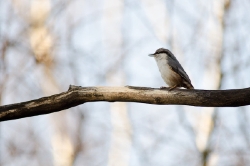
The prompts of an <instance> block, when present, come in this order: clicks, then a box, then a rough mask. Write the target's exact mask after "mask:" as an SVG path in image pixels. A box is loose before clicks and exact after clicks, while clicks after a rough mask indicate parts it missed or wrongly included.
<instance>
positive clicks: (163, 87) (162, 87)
mask: <svg viewBox="0 0 250 166" xmlns="http://www.w3.org/2000/svg"><path fill="white" fill-rule="evenodd" d="M169 88H170V87H165V86H161V87H160V89H169Z"/></svg>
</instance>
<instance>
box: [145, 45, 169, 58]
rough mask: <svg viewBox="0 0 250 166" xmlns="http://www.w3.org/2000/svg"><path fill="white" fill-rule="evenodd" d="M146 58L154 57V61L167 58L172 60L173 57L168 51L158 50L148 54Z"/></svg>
mask: <svg viewBox="0 0 250 166" xmlns="http://www.w3.org/2000/svg"><path fill="white" fill-rule="evenodd" d="M148 56H150V57H154V58H156V59H162V58H168V57H170V58H173V57H174V55H173V54H172V52H171V51H169V50H168V49H165V48H159V49H157V50H156V51H155V53H153V54H149V55H148Z"/></svg>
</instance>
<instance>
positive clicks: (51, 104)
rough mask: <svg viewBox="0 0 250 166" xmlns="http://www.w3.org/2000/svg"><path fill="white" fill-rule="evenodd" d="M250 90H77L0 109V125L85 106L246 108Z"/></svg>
mask: <svg viewBox="0 0 250 166" xmlns="http://www.w3.org/2000/svg"><path fill="white" fill-rule="evenodd" d="M249 96H250V88H246V89H235V90H186V89H176V90H172V91H167V90H160V89H154V88H147V87H131V86H128V87H78V86H70V88H69V90H68V91H67V92H63V93H60V94H56V95H53V96H49V97H43V98H40V99H37V100H32V101H27V102H22V103H17V104H10V105H5V106H0V121H6V120H11V119H19V118H24V117H30V116H36V115H41V114H49V113H52V112H57V111H61V110H64V109H67V108H71V107H74V106H77V105H80V104H83V103H86V102H96V101H108V102H138V103H147V104H159V105H160V104H161V105H162V104H165V105H172V104H174V105H191V106H202V107H238V106H245V105H250V99H249Z"/></svg>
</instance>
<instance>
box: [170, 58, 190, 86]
mask: <svg viewBox="0 0 250 166" xmlns="http://www.w3.org/2000/svg"><path fill="white" fill-rule="evenodd" d="M167 58H168V65H169V66H171V68H172V69H173V71H174V72H176V73H178V74H179V75H180V76H181V77H182V78H184V79H185V81H187V82H188V83H190V84H191V80H190V79H189V77H188V75H187V73H186V72H185V70H184V69H183V67H182V66H181V64H180V63H179V61H178V60H177V59H176V58H175V56H174V55H173V54H172V55H171V56H169V57H167Z"/></svg>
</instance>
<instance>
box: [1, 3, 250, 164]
mask: <svg viewBox="0 0 250 166" xmlns="http://www.w3.org/2000/svg"><path fill="white" fill-rule="evenodd" d="M249 8H250V1H248V0H175V1H173V0H154V1H152V0H120V1H119V0H8V1H4V0H0V103H1V105H5V104H11V103H16V102H22V101H27V100H32V99H37V98H40V97H43V96H48V95H52V94H55V93H60V92H63V91H67V89H68V87H69V85H70V84H72V85H78V86H125V85H131V86H146V87H154V88H159V87H160V86H164V85H165V83H164V82H163V80H162V78H161V76H160V73H159V71H158V68H157V65H156V62H155V61H154V59H153V58H150V57H148V56H147V55H148V54H149V53H154V52H155V50H156V49H158V48H160V47H165V48H168V49H170V50H172V52H173V53H174V54H175V56H176V57H177V59H178V60H179V61H180V63H181V64H182V66H183V67H184V69H185V70H186V72H187V73H188V75H189V77H190V78H191V80H192V83H193V85H194V87H195V88H196V89H213V90H214V89H235V88H246V87H249V85H250V74H249V73H250V56H249V52H250V40H249V38H250V33H249V30H250V17H249V15H250V13H249ZM249 111H250V107H249V106H246V107H238V108H202V107H191V106H167V105H165V106H158V105H149V104H139V103H107V102H95V103H86V104H83V105H81V106H77V107H75V108H71V109H69V110H65V111H61V112H58V113H53V114H49V115H42V116H36V117H32V118H24V119H19V120H12V121H7V122H2V123H0V165H1V166H17V165H18V166H26V165H32V166H44V165H46V166H82V165H83V166H163V165H164V166H166V165H167V166H186V165H190V166H200V165H202V166H235V165H237V166H247V165H249V163H250V122H249V118H250V112H249Z"/></svg>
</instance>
